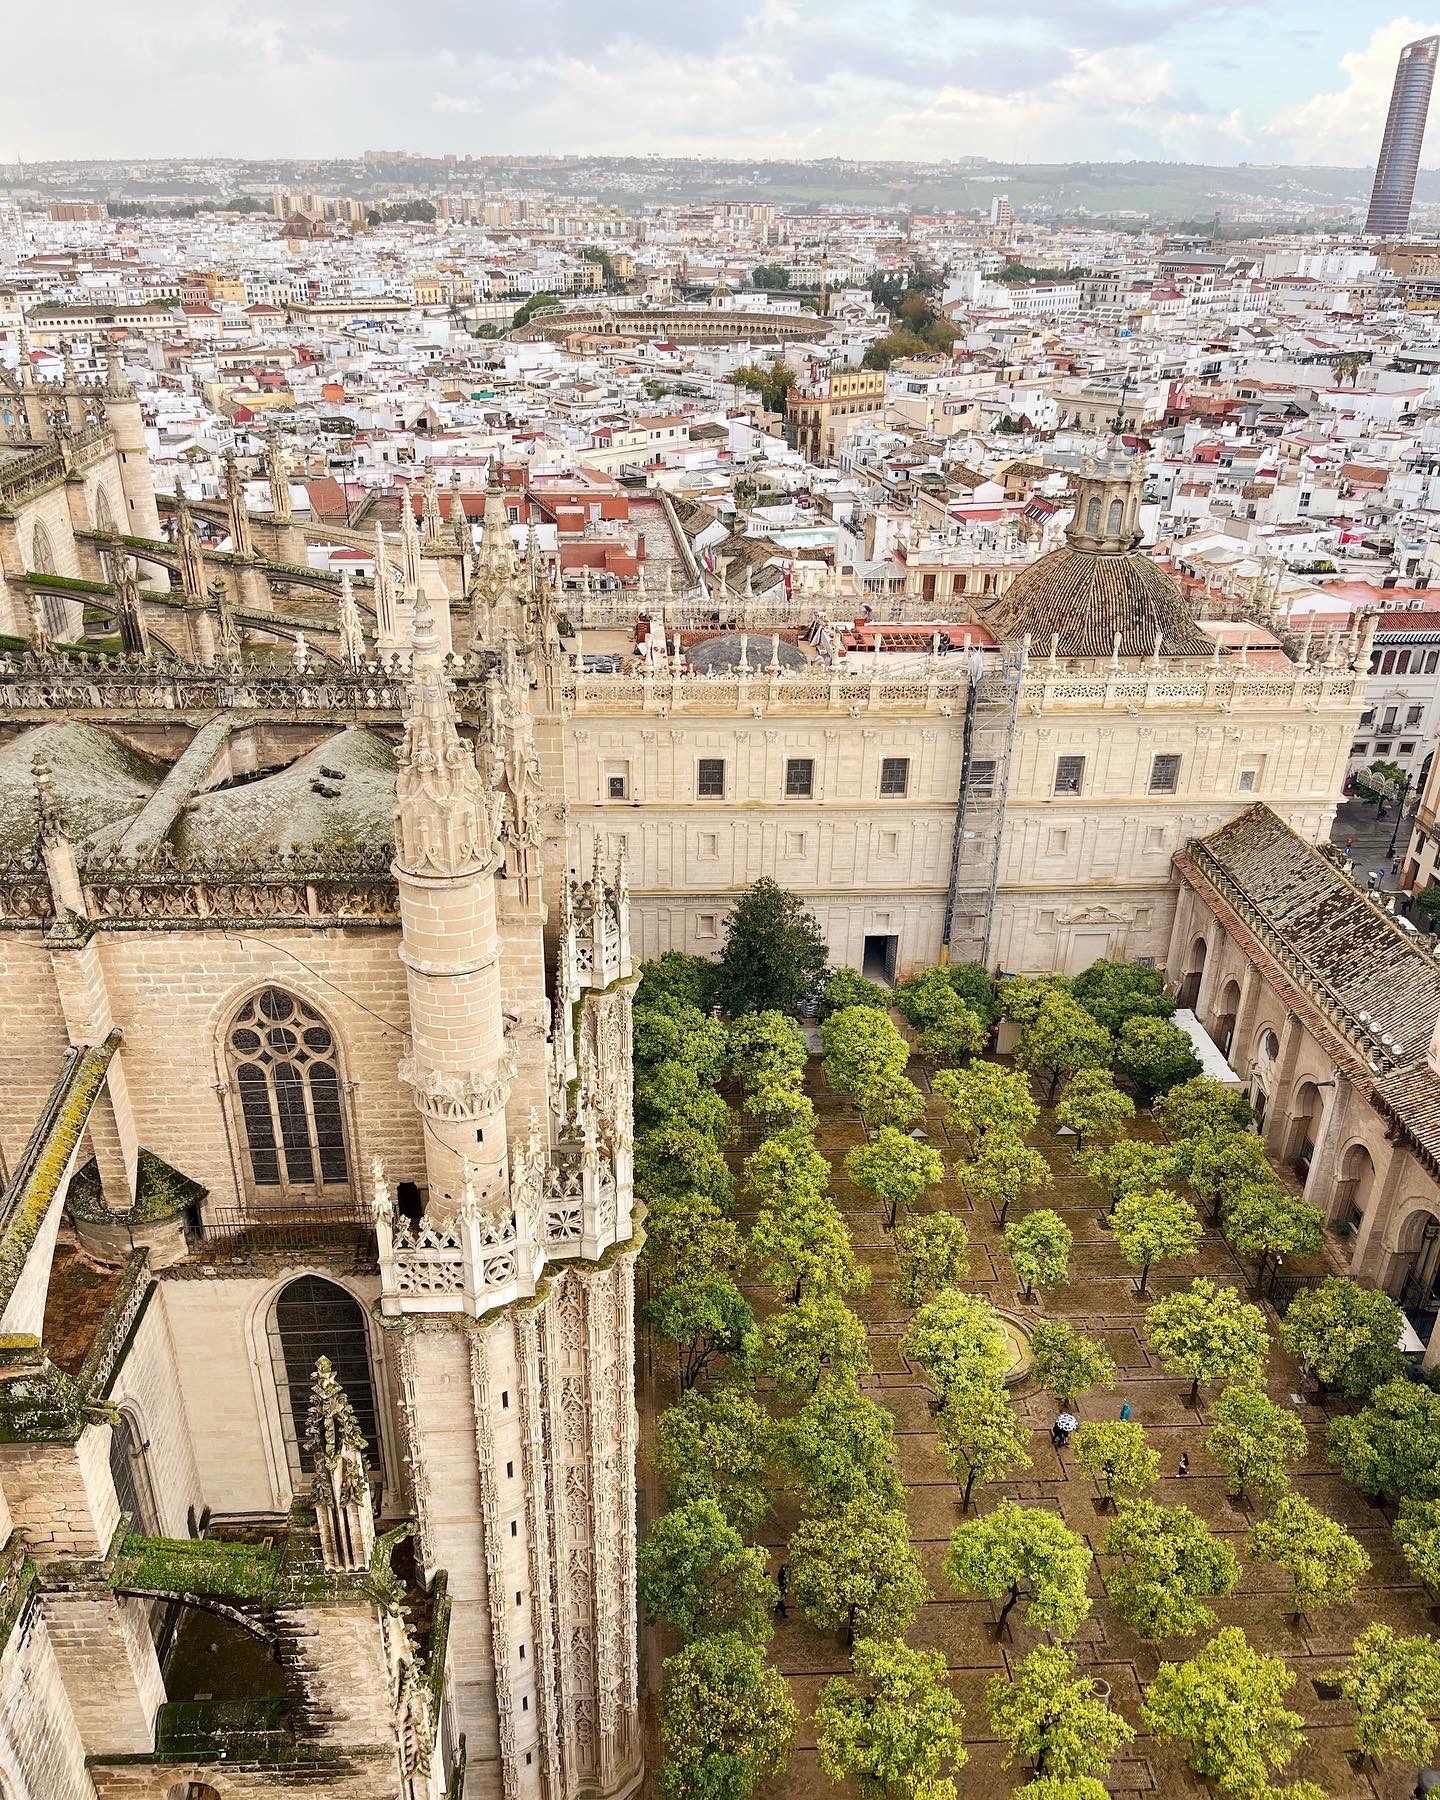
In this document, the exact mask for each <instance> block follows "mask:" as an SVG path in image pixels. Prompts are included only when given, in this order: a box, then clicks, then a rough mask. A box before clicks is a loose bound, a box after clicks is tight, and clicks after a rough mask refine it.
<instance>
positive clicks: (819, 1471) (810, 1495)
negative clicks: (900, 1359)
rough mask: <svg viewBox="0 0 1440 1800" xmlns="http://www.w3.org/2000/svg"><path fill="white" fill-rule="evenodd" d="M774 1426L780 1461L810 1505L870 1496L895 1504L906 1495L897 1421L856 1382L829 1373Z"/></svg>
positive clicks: (889, 1504)
mask: <svg viewBox="0 0 1440 1800" xmlns="http://www.w3.org/2000/svg"><path fill="white" fill-rule="evenodd" d="M775 1429H776V1433H777V1436H778V1439H779V1448H780V1456H781V1459H782V1460H783V1462H784V1464H785V1467H786V1469H787V1470H788V1471H789V1474H790V1477H791V1479H792V1481H793V1482H794V1483H795V1485H796V1487H797V1488H799V1489H800V1491H801V1492H802V1493H803V1494H804V1495H805V1497H806V1501H807V1504H809V1505H812V1506H813V1505H817V1504H820V1503H822V1502H823V1503H825V1504H826V1505H831V1506H841V1505H844V1504H845V1503H846V1502H848V1501H850V1500H858V1499H861V1498H863V1497H864V1496H866V1495H869V1496H871V1497H872V1498H873V1499H875V1500H876V1501H877V1502H880V1503H882V1504H884V1505H885V1506H892V1507H893V1506H898V1505H899V1504H900V1502H901V1500H902V1499H903V1497H904V1490H903V1489H902V1487H901V1485H900V1478H899V1476H898V1475H897V1474H896V1473H895V1467H894V1461H895V1421H894V1419H893V1418H892V1417H891V1415H890V1414H889V1413H888V1412H886V1410H885V1408H884V1407H883V1406H877V1405H876V1404H875V1402H874V1401H873V1400H870V1399H867V1398H866V1397H865V1396H864V1395H863V1394H862V1393H860V1391H859V1390H858V1389H857V1388H856V1387H855V1386H854V1384H853V1383H851V1382H849V1381H840V1380H836V1379H835V1378H833V1377H827V1378H826V1379H824V1380H822V1381H821V1383H820V1385H819V1387H818V1388H816V1390H815V1392H814V1393H813V1394H812V1395H811V1396H810V1398H809V1399H808V1400H807V1401H806V1402H805V1404H804V1405H803V1406H802V1407H801V1408H800V1410H799V1412H797V1413H795V1414H793V1415H792V1416H791V1417H790V1418H788V1419H782V1420H781V1421H780V1422H779V1424H778V1425H777V1426H776V1428H775Z"/></svg>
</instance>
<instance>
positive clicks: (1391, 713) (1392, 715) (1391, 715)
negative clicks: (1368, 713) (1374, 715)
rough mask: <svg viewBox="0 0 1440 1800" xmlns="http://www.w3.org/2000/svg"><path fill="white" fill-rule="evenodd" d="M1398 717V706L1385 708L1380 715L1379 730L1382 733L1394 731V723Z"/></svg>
mask: <svg viewBox="0 0 1440 1800" xmlns="http://www.w3.org/2000/svg"><path fill="white" fill-rule="evenodd" d="M1399 717H1400V708H1399V707H1398V706H1387V707H1386V708H1385V710H1384V712H1383V713H1381V715H1380V729H1381V730H1382V731H1393V730H1394V729H1395V721H1396V720H1397V719H1398V718H1399Z"/></svg>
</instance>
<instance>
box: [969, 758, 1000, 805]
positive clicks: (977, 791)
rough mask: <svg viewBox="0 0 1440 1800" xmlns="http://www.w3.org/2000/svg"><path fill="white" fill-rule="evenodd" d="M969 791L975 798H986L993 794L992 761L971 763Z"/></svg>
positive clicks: (993, 766)
mask: <svg viewBox="0 0 1440 1800" xmlns="http://www.w3.org/2000/svg"><path fill="white" fill-rule="evenodd" d="M970 792H971V793H972V794H973V795H974V796H975V798H976V799H977V800H988V799H990V798H991V797H992V796H993V795H994V792H995V764H994V763H993V762H980V761H977V762H972V763H971V765H970Z"/></svg>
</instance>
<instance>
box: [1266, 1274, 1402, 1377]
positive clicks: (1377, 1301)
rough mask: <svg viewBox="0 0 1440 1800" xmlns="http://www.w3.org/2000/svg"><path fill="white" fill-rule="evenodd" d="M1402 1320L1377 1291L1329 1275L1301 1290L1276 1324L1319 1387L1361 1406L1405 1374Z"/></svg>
mask: <svg viewBox="0 0 1440 1800" xmlns="http://www.w3.org/2000/svg"><path fill="white" fill-rule="evenodd" d="M1404 1328H1405V1315H1404V1314H1403V1313H1402V1312H1401V1310H1400V1308H1399V1307H1398V1306H1397V1305H1396V1304H1395V1302H1394V1301H1393V1300H1392V1299H1391V1298H1390V1296H1389V1295H1388V1294H1382V1293H1381V1292H1380V1290H1379V1289H1378V1288H1367V1287H1361V1286H1360V1284H1359V1282H1357V1281H1351V1280H1349V1279H1348V1278H1347V1277H1345V1276H1343V1275H1330V1276H1327V1277H1326V1278H1325V1280H1324V1281H1322V1282H1320V1283H1319V1284H1318V1285H1317V1286H1316V1287H1313V1288H1302V1289H1301V1291H1300V1292H1299V1293H1298V1294H1296V1296H1295V1298H1294V1299H1293V1300H1292V1301H1291V1302H1290V1306H1289V1310H1288V1311H1287V1312H1286V1314H1285V1317H1284V1318H1283V1319H1282V1320H1281V1321H1280V1342H1281V1344H1282V1345H1283V1346H1284V1347H1285V1349H1286V1350H1288V1351H1289V1352H1290V1354H1291V1355H1292V1356H1298V1357H1299V1358H1300V1360H1301V1361H1302V1363H1304V1364H1305V1365H1306V1366H1307V1367H1308V1368H1309V1370H1310V1373H1311V1374H1312V1375H1313V1376H1314V1377H1315V1379H1316V1381H1318V1382H1319V1384H1320V1389H1321V1392H1322V1393H1323V1392H1325V1391H1327V1390H1328V1389H1330V1388H1336V1389H1338V1390H1339V1392H1340V1393H1342V1394H1344V1396H1345V1397H1346V1399H1347V1400H1363V1399H1364V1398H1365V1397H1366V1395H1368V1394H1372V1393H1374V1391H1375V1390H1376V1388H1378V1387H1380V1386H1382V1385H1383V1384H1384V1383H1385V1382H1387V1381H1393V1380H1394V1379H1395V1377H1396V1376H1397V1375H1400V1374H1403V1373H1404V1369H1405V1356H1404V1352H1403V1351H1402V1350H1401V1349H1400V1337H1401V1334H1402V1332H1403V1331H1404Z"/></svg>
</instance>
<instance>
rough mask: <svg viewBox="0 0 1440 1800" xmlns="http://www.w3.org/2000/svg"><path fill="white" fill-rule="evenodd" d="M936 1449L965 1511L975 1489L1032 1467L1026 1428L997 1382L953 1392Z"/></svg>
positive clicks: (940, 1424) (942, 1417)
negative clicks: (957, 1487)
mask: <svg viewBox="0 0 1440 1800" xmlns="http://www.w3.org/2000/svg"><path fill="white" fill-rule="evenodd" d="M938 1428H939V1433H940V1448H941V1449H942V1450H943V1451H944V1452H945V1461H946V1463H947V1465H948V1466H949V1469H950V1473H951V1475H952V1476H953V1478H954V1479H955V1480H956V1481H958V1482H960V1483H961V1485H962V1489H963V1491H962V1494H961V1497H960V1504H961V1506H962V1507H965V1508H968V1507H969V1505H970V1498H971V1495H972V1494H973V1493H974V1491H975V1487H976V1484H977V1483H982V1484H983V1483H984V1482H988V1481H998V1480H1000V1479H1001V1478H1002V1477H1004V1476H1006V1475H1009V1474H1010V1473H1011V1472H1012V1471H1013V1470H1015V1469H1028V1468H1029V1467H1030V1447H1029V1446H1030V1428H1029V1426H1027V1425H1026V1423H1025V1421H1024V1420H1023V1419H1022V1418H1021V1417H1020V1415H1019V1414H1018V1413H1017V1412H1016V1411H1015V1409H1014V1407H1012V1406H1011V1404H1010V1402H1009V1400H1008V1399H1007V1398H1006V1395H1005V1390H1004V1388H1003V1387H1001V1386H1000V1385H999V1383H998V1382H995V1381H975V1382H968V1383H966V1384H965V1385H963V1386H961V1387H957V1388H956V1389H954V1390H953V1392H952V1393H951V1394H950V1395H949V1397H948V1398H947V1400H946V1402H945V1404H944V1405H943V1406H942V1407H941V1408H940V1417H939V1420H938Z"/></svg>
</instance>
